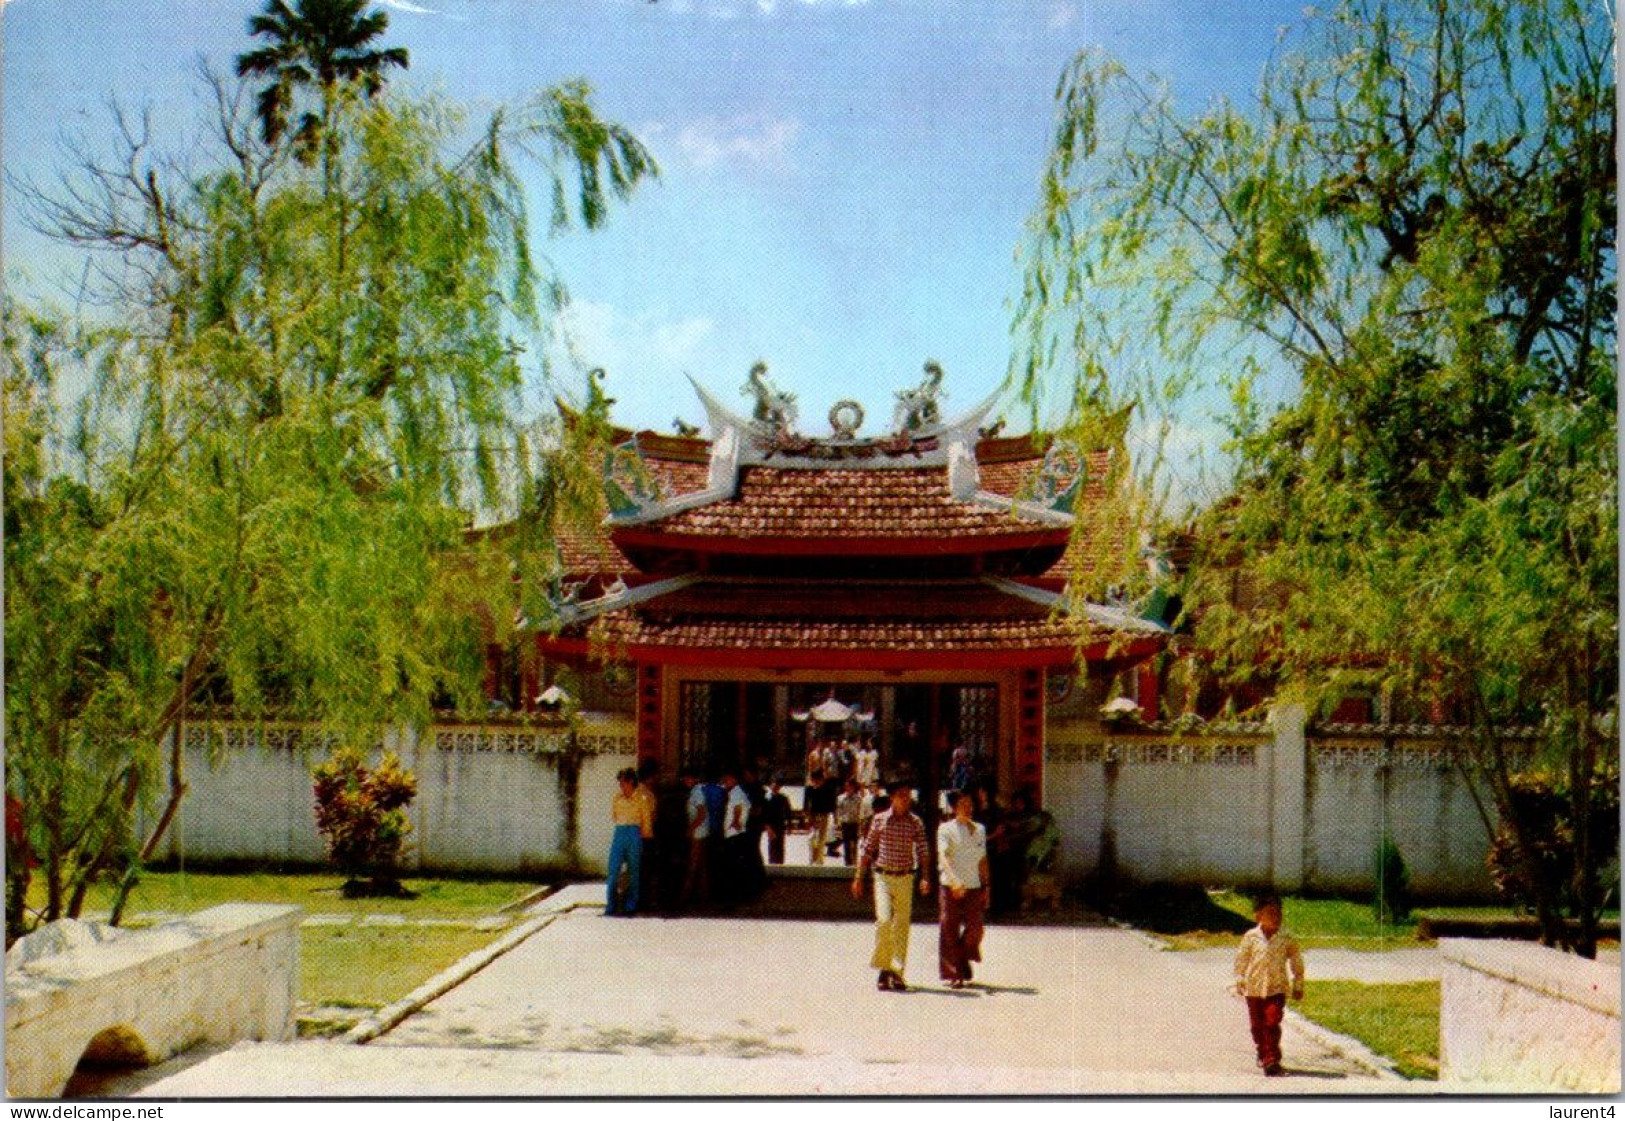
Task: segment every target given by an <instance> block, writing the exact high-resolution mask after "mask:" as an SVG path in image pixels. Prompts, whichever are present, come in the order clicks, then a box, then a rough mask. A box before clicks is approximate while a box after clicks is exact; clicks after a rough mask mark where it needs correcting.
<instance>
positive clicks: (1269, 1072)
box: [1264, 1063, 1286, 1078]
mask: <svg viewBox="0 0 1625 1121" xmlns="http://www.w3.org/2000/svg"><path fill="white" fill-rule="evenodd" d="M1284 1074H1286V1070H1285V1069H1284V1068H1283V1067H1282V1066H1281V1064H1280V1063H1271V1064H1270V1065H1269V1066H1267V1067H1265V1068H1264V1076H1265V1077H1266V1078H1280V1077H1281V1076H1282V1075H1284Z"/></svg>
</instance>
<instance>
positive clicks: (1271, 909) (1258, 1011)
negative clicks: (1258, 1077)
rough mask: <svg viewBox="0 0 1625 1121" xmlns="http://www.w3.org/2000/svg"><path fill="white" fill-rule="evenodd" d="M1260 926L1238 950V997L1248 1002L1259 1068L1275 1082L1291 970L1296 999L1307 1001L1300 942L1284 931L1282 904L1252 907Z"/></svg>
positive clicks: (1270, 900) (1262, 902) (1269, 900)
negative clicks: (1304, 993) (1289, 971)
mask: <svg viewBox="0 0 1625 1121" xmlns="http://www.w3.org/2000/svg"><path fill="white" fill-rule="evenodd" d="M1253 917H1254V918H1255V919H1257V920H1258V925H1257V926H1255V927H1253V928H1252V929H1251V930H1249V931H1248V932H1247V933H1246V934H1244V935H1242V936H1241V946H1240V948H1239V949H1238V950H1237V951H1236V993H1237V995H1238V996H1243V997H1245V998H1246V999H1247V1020H1248V1023H1249V1024H1250V1026H1251V1027H1252V1032H1253V1045H1254V1046H1255V1047H1257V1048H1258V1065H1259V1066H1260V1067H1262V1068H1263V1070H1264V1073H1265V1074H1266V1075H1269V1076H1270V1077H1272V1078H1274V1077H1277V1076H1279V1075H1282V1074H1285V1073H1286V1072H1285V1071H1284V1070H1283V1069H1282V1068H1281V1020H1282V1019H1283V1018H1284V1017H1285V1016H1286V994H1287V970H1288V968H1290V969H1291V971H1292V981H1291V988H1292V999H1293V1000H1302V999H1303V952H1302V951H1301V950H1299V949H1298V940H1297V939H1296V938H1294V937H1292V935H1290V934H1288V933H1287V932H1286V931H1284V930H1282V929H1281V901H1280V900H1279V899H1276V898H1274V897H1273V896H1265V897H1264V898H1262V899H1259V900H1258V902H1257V903H1256V904H1254V906H1253Z"/></svg>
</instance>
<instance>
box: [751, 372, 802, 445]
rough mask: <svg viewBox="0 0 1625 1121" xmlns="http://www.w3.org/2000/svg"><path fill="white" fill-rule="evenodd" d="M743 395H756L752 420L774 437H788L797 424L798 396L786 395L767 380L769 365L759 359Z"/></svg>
mask: <svg viewBox="0 0 1625 1121" xmlns="http://www.w3.org/2000/svg"><path fill="white" fill-rule="evenodd" d="M740 392H741V393H746V394H754V395H755V397H756V408H755V409H753V410H752V411H751V416H752V418H753V419H754V420H755V421H756V422H757V423H758V424H759V425H761V426H763V427H765V428H767V429H768V430H769V431H770V432H771V434H773V435H787V434H789V432H790V431H791V429H793V428H794V427H795V423H796V395H795V394H794V393H786V392H785V391H784V390H782V389H780V388H778V387H777V386H775V385H774V384H773V383H772V382H770V381H768V380H767V363H766V362H763V361H762V360H760V359H758V360H757V361H756V364H755V365H753V366H752V367H751V368H750V378H749V379H748V380H747V381H746V382H745V385H744V388H743V389H741V390H740Z"/></svg>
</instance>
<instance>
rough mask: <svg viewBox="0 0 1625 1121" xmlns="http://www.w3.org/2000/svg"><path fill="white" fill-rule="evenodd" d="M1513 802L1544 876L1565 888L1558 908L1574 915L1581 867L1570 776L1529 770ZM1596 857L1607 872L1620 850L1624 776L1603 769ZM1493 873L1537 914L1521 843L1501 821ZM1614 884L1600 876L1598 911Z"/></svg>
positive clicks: (1510, 895)
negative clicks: (1621, 787)
mask: <svg viewBox="0 0 1625 1121" xmlns="http://www.w3.org/2000/svg"><path fill="white" fill-rule="evenodd" d="M1512 798H1513V802H1514V804H1515V806H1516V809H1517V812H1518V816H1519V817H1520V818H1521V819H1522V821H1523V822H1524V825H1525V828H1526V829H1527V830H1528V835H1529V843H1530V847H1531V848H1532V849H1533V850H1534V854H1533V855H1534V860H1535V863H1536V864H1537V865H1538V866H1539V868H1540V876H1541V877H1542V879H1544V880H1545V881H1546V882H1547V883H1557V884H1562V885H1564V888H1563V891H1562V892H1561V893H1560V896H1559V904H1560V906H1562V907H1563V909H1564V910H1565V911H1568V912H1569V913H1571V914H1573V913H1576V912H1577V911H1578V909H1579V904H1580V902H1581V901H1580V899H1579V893H1578V891H1577V887H1576V885H1577V882H1578V879H1579V877H1578V875H1577V873H1578V871H1579V869H1578V867H1577V859H1576V855H1577V854H1576V851H1575V838H1574V806H1573V800H1572V797H1571V794H1570V791H1569V786H1568V781H1567V778H1566V776H1562V775H1560V774H1556V775H1554V774H1548V773H1540V772H1528V773H1523V774H1515V775H1513V776H1512ZM1591 829H1592V838H1591V854H1592V861H1593V864H1594V867H1596V868H1598V869H1605V868H1607V867H1608V866H1609V864H1610V862H1611V861H1614V860H1616V859H1617V855H1618V851H1619V772H1618V771H1617V770H1615V769H1614V768H1612V767H1606V766H1605V767H1600V768H1599V769H1598V773H1597V775H1596V777H1595V779H1594V781H1593V785H1592V788H1591ZM1489 866H1490V875H1491V877H1492V878H1493V879H1494V880H1495V886H1496V888H1497V889H1499V890H1500V892H1501V894H1502V895H1503V896H1504V897H1506V898H1507V899H1508V900H1510V901H1511V902H1513V903H1514V904H1516V905H1517V906H1519V907H1520V908H1522V909H1523V910H1524V911H1525V912H1526V913H1529V912H1533V911H1534V909H1535V907H1534V903H1535V892H1534V888H1533V886H1532V885H1531V884H1530V883H1529V878H1528V876H1529V873H1528V869H1527V868H1526V867H1525V865H1524V864H1523V862H1522V861H1520V860H1519V859H1518V847H1517V841H1516V839H1515V837H1514V835H1513V832H1512V830H1511V829H1510V828H1509V827H1508V826H1507V824H1506V823H1505V822H1502V823H1501V824H1500V825H1499V826H1498V827H1497V828H1496V831H1495V838H1494V840H1493V841H1492V842H1491V844H1490V853H1489ZM1613 882H1614V881H1612V880H1611V879H1610V877H1608V876H1607V875H1598V876H1597V882H1596V885H1595V888H1596V897H1595V898H1594V899H1592V900H1591V901H1590V902H1591V905H1592V906H1593V907H1600V906H1602V905H1603V904H1604V903H1605V902H1606V900H1607V896H1608V892H1609V889H1610V887H1611V886H1612V883H1613Z"/></svg>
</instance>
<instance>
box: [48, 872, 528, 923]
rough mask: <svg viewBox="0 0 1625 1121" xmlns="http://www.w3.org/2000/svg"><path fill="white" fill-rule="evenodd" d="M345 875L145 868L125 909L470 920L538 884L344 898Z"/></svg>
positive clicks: (92, 903) (95, 906)
mask: <svg viewBox="0 0 1625 1121" xmlns="http://www.w3.org/2000/svg"><path fill="white" fill-rule="evenodd" d="M342 883H343V878H342V877H341V876H339V875H337V874H336V873H331V872H315V873H311V872H304V873H280V872H250V873H214V872H146V873H143V875H142V877H141V882H140V883H139V884H138V885H137V886H136V888H135V890H134V891H133V892H131V894H130V902H129V906H128V907H127V909H126V913H127V914H128V915H130V916H133V917H135V916H139V915H141V913H142V912H155V911H157V912H171V913H186V912H188V911H201V910H203V909H204V908H206V907H213V906H215V905H216V904H219V903H293V904H296V905H298V906H300V907H303V908H304V909H305V910H306V911H307V912H309V913H311V914H329V915H353V916H356V917H360V916H363V915H376V914H392V915H406V916H408V917H412V918H436V919H458V918H466V919H469V920H470V921H472V920H474V919H478V918H481V917H483V916H485V915H489V914H491V913H492V912H494V911H498V910H501V909H502V907H504V906H506V905H507V904H509V903H513V902H515V901H516V900H518V899H520V898H522V897H523V896H525V895H526V894H527V893H528V892H530V891H533V890H534V889H535V888H536V886H537V885H536V884H533V883H518V882H515V881H513V880H430V879H424V880H410V879H409V880H407V881H406V886H407V887H408V888H409V889H410V890H412V891H415V892H417V893H418V895H417V898H415V899H345V898H344V897H343V896H342V895H340V894H339V886H340V885H341V884H342ZM39 889H40V881H39V878H38V877H35V879H34V882H33V884H32V885H30V891H29V899H30V902H31V903H32V904H33V905H35V906H39V905H41V904H43V903H44V895H43V893H42V892H40V890H39ZM113 894H114V893H113V887H112V885H109V884H98V885H96V886H95V887H93V888H92V889H91V891H90V895H89V898H88V900H87V901H86V906H85V910H86V911H87V912H100V913H102V914H104V915H105V913H106V912H107V910H108V908H109V907H111V906H112V902H113Z"/></svg>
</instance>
